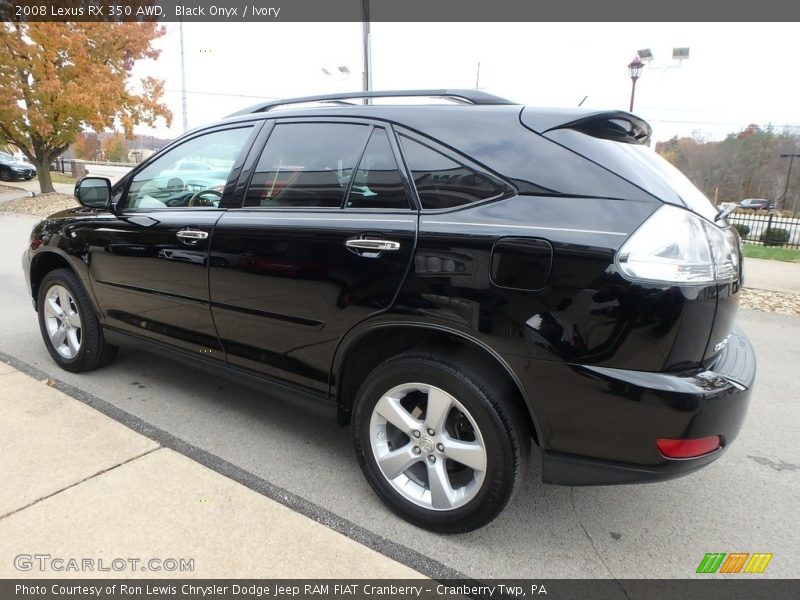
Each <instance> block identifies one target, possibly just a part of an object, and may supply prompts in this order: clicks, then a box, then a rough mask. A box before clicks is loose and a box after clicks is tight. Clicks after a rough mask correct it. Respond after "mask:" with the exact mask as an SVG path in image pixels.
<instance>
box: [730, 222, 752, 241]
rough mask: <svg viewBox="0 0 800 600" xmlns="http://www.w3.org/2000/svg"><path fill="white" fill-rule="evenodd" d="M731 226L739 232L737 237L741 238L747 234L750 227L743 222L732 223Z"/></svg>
mask: <svg viewBox="0 0 800 600" xmlns="http://www.w3.org/2000/svg"><path fill="white" fill-rule="evenodd" d="M733 228H734V229H735V230H736V231H738V232H739V237H740V238H742V239H744V238H746V237H747V234H748V233H750V227H748V226H747V225H745V224H744V223H734V224H733Z"/></svg>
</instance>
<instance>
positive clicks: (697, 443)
mask: <svg viewBox="0 0 800 600" xmlns="http://www.w3.org/2000/svg"><path fill="white" fill-rule="evenodd" d="M721 446H722V438H721V437H720V436H718V435H709V436H707V437H702V438H695V439H690V440H674V439H669V438H659V439H657V440H656V447H657V448H658V451H659V452H661V454H663V455H664V456H666V457H667V458H695V457H697V456H703V455H704V454H708V453H709V452H714V450H717V449H719V448H720V447H721Z"/></svg>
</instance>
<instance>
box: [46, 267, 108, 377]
mask: <svg viewBox="0 0 800 600" xmlns="http://www.w3.org/2000/svg"><path fill="white" fill-rule="evenodd" d="M36 307H37V311H38V313H39V329H40V330H41V332H42V338H43V339H44V343H45V346H46V347H47V351H48V352H49V353H50V356H52V357H53V360H55V361H56V362H57V363H58V365H59V366H60V367H61V368H62V369H65V370H67V371H73V372H76V373H77V372H81V371H90V370H92V369H96V368H98V367H101V366H103V365H106V364H108V363H109V362H111V360H113V358H114V356H115V355H116V353H117V347H116V346H112V345H111V344H108V343H106V341H105V338H104V337H103V330H102V328H101V327H100V323H99V321H98V320H97V316H96V315H95V313H94V309H93V307H92V304H91V301H90V300H89V297H88V296H87V295H86V290H84V289H83V285H82V284H81V282H80V280H79V279H78V278H77V277H76V276H75V274H74V273H73V272H72V271H70V270H68V269H56V270H55V271H51V272H50V273H48V274H47V275H45V277H44V279H43V280H42V283H41V285H40V286H39V294H38V298H37V304H36Z"/></svg>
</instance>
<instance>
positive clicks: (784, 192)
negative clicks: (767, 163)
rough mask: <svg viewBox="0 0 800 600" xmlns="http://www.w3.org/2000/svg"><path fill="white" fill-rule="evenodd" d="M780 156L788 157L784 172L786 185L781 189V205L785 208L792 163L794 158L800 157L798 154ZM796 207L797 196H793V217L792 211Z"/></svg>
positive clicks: (782, 156) (782, 155)
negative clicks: (785, 171) (786, 169)
mask: <svg viewBox="0 0 800 600" xmlns="http://www.w3.org/2000/svg"><path fill="white" fill-rule="evenodd" d="M781 158H788V159H789V171H788V172H787V173H786V187H785V188H784V189H783V207H784V209H785V208H786V194H788V193H789V178H790V177H791V176H792V163H793V162H794V159H795V158H800V154H791V153H786V154H781ZM796 208H797V196H795V198H794V202H792V216H793V217H794V211H795V209H796Z"/></svg>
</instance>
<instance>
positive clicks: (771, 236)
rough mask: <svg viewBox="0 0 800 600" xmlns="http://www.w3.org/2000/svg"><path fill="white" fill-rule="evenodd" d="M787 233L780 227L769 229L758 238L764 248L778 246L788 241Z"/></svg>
mask: <svg viewBox="0 0 800 600" xmlns="http://www.w3.org/2000/svg"><path fill="white" fill-rule="evenodd" d="M789 237H790V236H789V232H788V231H787V230H786V229H783V228H782V227H769V228H768V229H767V230H766V231H765V232H764V233H762V234H761V237H760V238H758V239H760V240H761V241H762V242H764V245H765V246H780V245H782V244H785V243H786V242H788V241H789Z"/></svg>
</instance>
